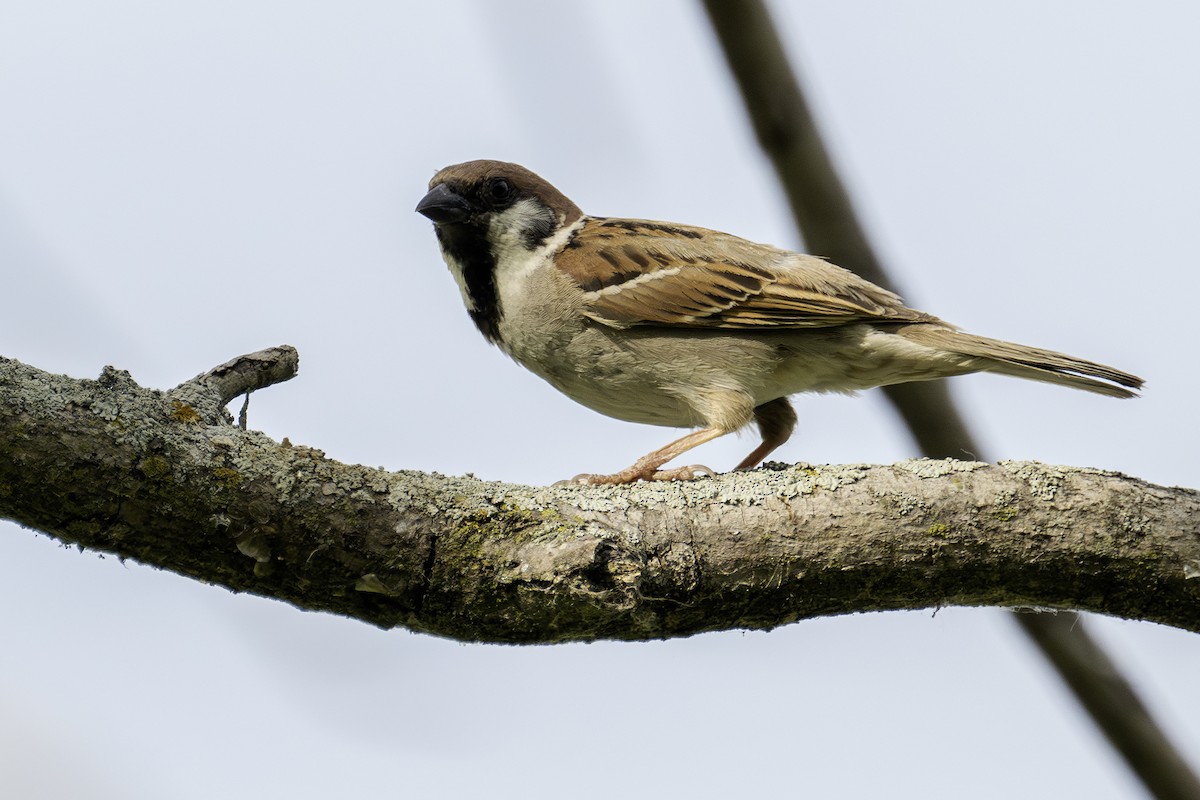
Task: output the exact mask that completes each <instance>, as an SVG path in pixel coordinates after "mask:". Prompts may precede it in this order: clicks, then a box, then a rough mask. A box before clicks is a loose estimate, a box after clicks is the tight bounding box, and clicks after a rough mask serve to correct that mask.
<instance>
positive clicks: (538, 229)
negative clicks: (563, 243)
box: [521, 218, 554, 250]
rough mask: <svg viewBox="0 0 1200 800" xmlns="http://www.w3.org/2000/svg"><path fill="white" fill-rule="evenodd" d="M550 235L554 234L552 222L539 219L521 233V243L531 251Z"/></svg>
mask: <svg viewBox="0 0 1200 800" xmlns="http://www.w3.org/2000/svg"><path fill="white" fill-rule="evenodd" d="M552 233H554V222H553V221H552V220H548V219H540V218H539V219H536V220H533V221H532V222H530V224H529V227H527V228H526V229H525V230H524V231H523V232H522V233H521V241H522V242H523V243H524V244H525V247H526V248H528V249H529V250H533V249H535V248H536V247H538V246H539V245H540V244H541V243H542V242H544V241H546V239H548V238H550V234H552Z"/></svg>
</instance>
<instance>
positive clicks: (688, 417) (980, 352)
mask: <svg viewBox="0 0 1200 800" xmlns="http://www.w3.org/2000/svg"><path fill="white" fill-rule="evenodd" d="M416 210H417V211H419V212H420V213H421V214H424V215H425V216H426V217H428V218H429V219H431V220H432V221H433V222H434V227H435V230H436V232H437V238H438V243H439V245H440V246H441V250H442V256H443V257H444V258H445V260H446V264H447V265H448V266H449V267H450V272H451V273H452V274H453V275H454V278H455V280H457V281H458V286H459V289H460V290H461V291H462V297H463V302H464V303H466V306H467V312H468V313H469V314H470V316H471V319H472V320H474V322H475V325H476V327H478V328H479V330H480V332H481V333H482V334H483V335H484V337H485V338H486V339H487V340H488V341H490V342H492V343H493V344H495V345H497V346H499V347H500V349H501V350H503V351H504V352H505V353H507V354H508V355H510V356H512V357H513V358H514V359H516V361H517V362H518V363H520V364H522V365H524V366H525V367H527V368H528V369H530V370H532V371H533V372H534V373H536V374H537V375H539V376H541V377H542V378H544V379H545V380H547V381H549V382H550V383H551V384H552V385H553V386H554V387H555V388H557V389H558V390H559V391H561V392H563V393H564V394H566V395H567V396H568V397H570V398H571V399H573V400H576V401H577V402H580V403H582V404H583V405H585V406H587V407H588V408H591V409H594V410H596V411H599V412H600V413H601V414H607V415H608V416H610V417H616V418H617V419H624V420H629V421H630V422H642V423H646V424H650V425H666V426H671V427H696V428H699V430H697V431H694V432H692V433H689V434H688V435H687V436H684V437H683V438H681V439H677V440H676V441H673V442H671V443H670V444H668V445H666V446H665V447H662V448H660V449H658V450H655V451H654V452H652V453H649V454H648V455H646V456H643V457H642V458H640V459H638V460H637V462H636V463H634V464H633V466H631V467H629V468H628V469H624V470H622V471H620V472H617V473H615V474H612V475H586V474H585V475H579V476H577V477H575V478H574V479H572V482H575V483H630V482H633V481H637V480H674V479H690V478H693V477H695V476H696V474H697V473H698V472H709V473H710V474H711V471H709V470H707V468H704V467H698V466H692V467H677V468H674V469H660V467H662V466H663V465H664V464H666V463H667V462H668V461H670V460H672V459H673V458H675V457H676V456H679V455H680V454H682V453H684V452H686V451H688V450H690V449H692V448H693V447H696V446H697V445H700V444H703V443H704V442H707V441H710V440H712V439H715V438H717V437H718V436H723V435H725V434H727V433H732V432H733V431H736V430H738V429H739V428H742V427H744V426H745V425H747V424H749V423H750V422H751V421H754V422H756V423H757V424H758V427H759V430H760V432H761V433H762V444H760V445H759V446H758V447H757V448H755V449H754V451H753V452H752V453H750V455H748V456H746V458H745V459H743V460H742V462H741V463H740V464H738V466H737V468H738V469H750V468H752V467H754V466H756V465H757V464H759V463H760V462H761V461H762V460H763V459H764V458H766V456H767V455H768V454H769V453H771V451H773V450H774V449H775V448H777V447H779V446H780V445H781V444H783V443H784V442H786V441H787V440H788V437H790V436H791V434H792V429H793V428H794V427H795V425H796V413H795V411H793V410H792V406H791V403H789V401H788V396H789V395H792V394H796V393H798V392H853V391H855V390H857V389H867V388H870V387H872V386H884V385H887V384H893V383H904V382H907V381H924V380H931V379H933V378H943V377H947V376H950V375H962V374H964V373H969V372H978V371H981V370H982V371H988V372H999V373H1002V374H1005V375H1014V376H1017V377H1020V378H1030V379H1033V380H1038V381H1046V382H1047V383H1058V384H1062V385H1064V386H1072V387H1075V388H1077V389H1085V390H1087V391H1090V392H1097V393H1099V394H1105V395H1108V396H1110V397H1133V396H1134V392H1133V391H1131V389H1137V388H1139V387H1141V385H1142V380H1141V379H1140V378H1138V377H1136V376H1134V375H1130V374H1129V373H1126V372H1121V371H1120V370H1117V369H1113V368H1112V367H1106V366H1104V365H1102V364H1096V363H1093V362H1091V361H1085V360H1083V359H1078V358H1072V357H1071V356H1067V355H1063V354H1062V353H1055V352H1052V351H1049V350H1041V349H1038V348H1034V347H1026V346H1024V345H1019V344H1012V343H1010V342H1004V341H999V340H996V339H986V338H984V337H982V336H974V335H971V334H969V333H963V332H961V331H959V330H958V329H956V328H955V327H954V326H953V325H950V324H949V323H946V322H943V321H942V320H940V319H938V318H937V317H934V316H931V315H929V314H926V313H923V312H921V311H914V310H913V309H911V308H907V307H906V306H905V305H904V304H903V302H901V300H900V298H899V297H897V296H896V295H895V294H893V293H891V292H889V291H887V290H885V289H881V288H880V287H878V286H876V285H874V284H873V283H870V282H868V281H866V280H863V279H862V278H860V277H858V276H857V275H855V274H853V273H852V272H849V271H847V270H844V269H842V268H841V267H836V266H834V265H833V264H830V263H828V262H826V261H824V260H822V259H820V258H817V257H814V256H808V255H802V254H800V253H793V252H789V251H787V250H781V249H779V248H776V247H771V246H769V245H764V244H756V243H754V242H750V241H747V240H745V239H739V238H738V237H736V236H731V235H729V234H727V233H718V232H717V231H712V230H707V229H705V228H695V227H691V226H688V225H676V224H674V223H668V222H650V221H646V220H639V219H618V218H613V217H591V216H588V215H586V214H584V213H583V212H582V211H581V210H580V209H579V207H578V206H576V205H575V204H574V203H572V202H571V201H570V200H568V199H567V198H566V197H565V196H564V195H563V194H562V193H561V192H559V191H558V190H557V189H555V188H554V187H553V186H551V185H550V184H549V183H547V182H546V181H545V180H543V179H542V178H541V177H539V176H537V175H535V174H534V173H532V172H530V171H529V170H527V169H525V168H524V167H521V166H518V165H517V164H509V163H505V162H502V161H469V162H467V163H465V164H457V165H455V166H451V167H446V168H445V169H443V170H442V171H441V172H439V173H437V175H435V176H434V177H433V180H431V181H430V182H429V193H428V194H426V195H425V197H424V198H423V199H422V200H421V202H420V203H418V204H417V208H416ZM1126 387H1128V388H1126Z"/></svg>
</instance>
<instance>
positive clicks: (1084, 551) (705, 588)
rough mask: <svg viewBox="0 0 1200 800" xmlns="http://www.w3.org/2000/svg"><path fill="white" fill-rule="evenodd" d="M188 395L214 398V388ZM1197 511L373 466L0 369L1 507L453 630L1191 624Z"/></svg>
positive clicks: (860, 482)
mask: <svg viewBox="0 0 1200 800" xmlns="http://www.w3.org/2000/svg"><path fill="white" fill-rule="evenodd" d="M271 352H275V353H276V355H275V358H278V359H279V360H280V361H281V362H282V361H284V360H287V359H288V358H294V351H291V353H292V355H290V356H289V351H287V350H283V349H277V350H276V351H263V353H258V354H254V355H253V356H251V357H247V358H249V359H250V361H251V362H254V363H255V364H257V367H255V369H265V372H260V373H259V374H271V375H276V376H278V375H283V374H286V373H287V372H288V371H289V369H290V370H291V371H294V365H293V367H291V368H288V367H286V366H285V365H283V364H282V363H279V364H274V365H272V364H268V363H265V362H269V361H271V359H272V356H270V355H264V354H267V353H271ZM242 360H243V359H238V360H236V361H242ZM231 363H233V362H231ZM248 368H249V367H246V366H244V365H235V366H234V367H233V368H232V369H231V368H230V367H229V365H225V366H223V367H222V368H220V370H221V371H223V372H224V373H229V372H230V371H232V372H240V371H241V370H243V369H248ZM188 386H190V387H191V388H190V389H189V392H191V393H193V394H201V395H203V394H204V393H205V392H207V393H208V395H209V396H208V398H207V400H206V402H209V403H212V402H216V401H217V400H220V399H222V398H223V397H224V396H225V393H227V392H228V391H229V389H228V386H226V387H225V388H224V389H221V388H217V387H216V386H214V385H213V384H212V383H211V382H208V381H199V382H198V383H197V382H189V384H188ZM197 387H201V388H199V389H198V388H197ZM203 387H207V389H205V388H203ZM700 509H702V510H703V513H697V512H698V510H700ZM1197 512H1200V494H1198V493H1196V492H1194V491H1191V490H1186V489H1169V488H1163V487H1158V486H1153V485H1150V484H1146V483H1143V482H1141V481H1138V480H1135V479H1132V478H1128V477H1125V476H1122V475H1119V474H1115V473H1109V472H1103V471H1100V470H1091V469H1074V468H1066V467H1051V466H1046V465H1042V464H1034V463H1020V462H1013V463H1005V464H1001V465H997V466H989V465H986V464H981V463H976V462H958V461H929V460H922V461H910V462H902V463H899V464H896V465H893V466H862V465H851V466H820V467H814V466H796V467H788V468H780V469H775V470H759V471H756V472H752V473H737V474H730V475H724V476H721V477H720V478H717V479H714V480H703V481H697V482H691V483H670V484H647V485H637V486H634V487H569V488H532V487H523V486H514V485H508V484H500V483H485V482H482V481H477V480H474V479H467V478H448V477H442V476H438V475H425V474H422V473H416V472H398V473H388V472H385V471H382V470H378V469H369V468H367V467H362V466H357V465H347V464H341V463H338V462H336V461H332V460H330V459H327V458H325V457H324V456H323V454H322V453H320V451H317V450H313V449H310V448H307V447H292V446H289V445H287V444H286V443H284V444H280V443H278V442H275V441H273V440H271V439H270V438H268V437H267V436H265V435H263V434H261V433H258V432H254V431H243V430H241V429H239V428H237V427H236V426H234V425H232V424H231V423H230V422H229V420H228V418H227V417H225V416H223V415H218V417H216V418H207V419H206V418H204V417H202V415H200V414H199V413H198V412H197V411H196V410H195V408H194V407H193V406H192V405H190V404H189V403H187V402H184V401H182V400H180V398H179V396H178V395H177V394H176V393H174V392H171V393H162V392H158V391H153V390H148V389H144V388H142V387H140V386H138V385H137V384H135V383H134V382H133V380H132V379H131V378H130V377H129V375H128V373H126V372H123V371H119V370H114V369H112V368H106V369H105V370H104V372H103V374H102V375H101V376H100V379H99V380H95V381H90V380H74V379H71V378H68V377H65V376H58V375H50V374H48V373H45V372H42V371H40V370H37V369H34V368H32V367H29V366H26V365H24V364H21V363H19V362H16V361H11V360H7V359H0V516H4V517H8V518H11V519H14V520H16V521H17V522H19V523H21V524H23V525H26V526H29V527H33V528H37V529H39V530H42V531H45V532H46V533H49V534H51V535H53V536H55V537H57V538H59V539H61V540H63V541H65V542H70V543H74V544H78V545H80V546H82V547H88V548H93V549H98V550H102V551H105V552H111V553H115V554H117V555H120V556H122V557H129V558H133V559H136V560H138V561H141V562H143V563H146V564H151V565H155V566H158V567H162V568H165V569H169V570H172V571H174V572H177V573H180V574H183V575H188V576H191V577H193V578H196V579H199V580H203V581H206V582H209V583H216V584H220V585H222V586H226V587H228V588H230V589H232V590H234V591H245V592H252V593H254V594H258V595H262V596H266V597H275V598H278V599H281V600H285V601H287V602H289V603H292V604H294V605H296V606H299V607H301V608H306V609H313V610H322V611H330V612H333V613H337V614H343V615H345V616H349V617H354V618H357V619H360V620H363V621H366V622H369V623H371V624H374V625H378V626H381V627H393V626H403V627H407V628H411V629H413V630H420V631H426V632H430V633H435V634H438V635H442V636H448V637H453V638H457V639H462V640H486V641H508V642H555V641H566V640H579V639H596V638H615V639H648V638H659V637H669V636H681V635H687V634H692V633H698V632H701V631H708V630H720V629H728V628H771V627H774V626H777V625H782V624H786V623H788V622H792V621H795V620H798V619H802V618H806V617H813V616H819V615H827V614H843V613H850V612H856V611H874V610H883V609H896V608H930V607H938V606H943V605H1003V606H1014V605H1015V606H1029V605H1032V606H1045V607H1052V608H1082V609H1088V610H1092V611H1097V612H1101V613H1106V614H1113V615H1117V616H1122V617H1130V618H1136V619H1144V620H1153V621H1156V622H1162V623H1164V624H1168V625H1174V626H1177V627H1181V628H1186V629H1188V630H1200V580H1197V578H1200V515H1198V513H1197Z"/></svg>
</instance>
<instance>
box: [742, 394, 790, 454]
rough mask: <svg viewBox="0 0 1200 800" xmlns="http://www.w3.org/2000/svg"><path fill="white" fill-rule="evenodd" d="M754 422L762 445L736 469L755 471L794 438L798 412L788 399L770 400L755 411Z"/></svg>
mask: <svg viewBox="0 0 1200 800" xmlns="http://www.w3.org/2000/svg"><path fill="white" fill-rule="evenodd" d="M754 421H755V422H757V423H758V430H759V432H760V433H762V438H763V440H762V444H760V445H759V446H758V447H756V448H754V452H752V453H751V454H750V455H748V456H746V457H745V458H743V459H742V463H740V464H738V465H737V467H736V469H739V470H745V469H754V468H755V467H757V466H758V465H759V464H761V463H762V460H763V459H764V458H766V457H767V456H769V455H771V453H772V452H774V451H775V449H776V448H777V447H779V446H780V445H781V444H783V443H784V442H786V441H787V440H788V439H790V438H791V437H792V431H793V430H795V428H796V410H795V409H794V408H792V404H791V403H790V402H789V401H788V399H787V398H786V397H777V398H776V399H774V400H769V401H767V402H766V403H763V404H762V405H761V406H758V407H756V408H755V409H754Z"/></svg>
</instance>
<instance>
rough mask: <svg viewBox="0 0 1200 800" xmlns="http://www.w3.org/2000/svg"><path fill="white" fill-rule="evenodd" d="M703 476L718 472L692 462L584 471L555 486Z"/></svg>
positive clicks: (603, 484) (713, 475) (607, 484)
mask: <svg viewBox="0 0 1200 800" xmlns="http://www.w3.org/2000/svg"><path fill="white" fill-rule="evenodd" d="M701 476H706V477H709V478H715V477H717V473H716V472H714V471H712V470H711V469H709V468H708V467H706V466H704V465H703V464H691V465H689V466H686V467H674V468H673V469H651V470H636V469H634V468H632V467H631V468H630V469H627V470H622V471H621V472H614V473H613V474H612V475H592V474H590V473H587V472H585V473H583V474H582V475H576V476H575V477H574V478H570V479H568V480H565V481H558V482H557V483H555V484H554V485H555V486H615V485H619V484H624V483H637V482H638V481H694V480H696V479H697V478H699V477H701Z"/></svg>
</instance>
